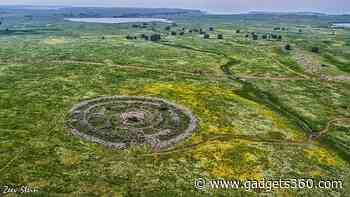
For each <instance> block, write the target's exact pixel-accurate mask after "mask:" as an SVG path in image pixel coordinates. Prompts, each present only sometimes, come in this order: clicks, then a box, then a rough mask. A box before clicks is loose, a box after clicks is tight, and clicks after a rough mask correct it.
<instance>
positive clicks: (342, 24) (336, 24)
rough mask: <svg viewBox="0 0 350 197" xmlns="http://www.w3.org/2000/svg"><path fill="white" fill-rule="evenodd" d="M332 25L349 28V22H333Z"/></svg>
mask: <svg viewBox="0 0 350 197" xmlns="http://www.w3.org/2000/svg"><path fill="white" fill-rule="evenodd" d="M333 26H334V27H345V28H350V23H335V24H333Z"/></svg>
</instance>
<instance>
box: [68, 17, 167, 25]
mask: <svg viewBox="0 0 350 197" xmlns="http://www.w3.org/2000/svg"><path fill="white" fill-rule="evenodd" d="M65 20H69V21H73V22H85V23H108V24H120V23H150V22H162V23H172V21H170V20H167V19H162V18H66V19H65Z"/></svg>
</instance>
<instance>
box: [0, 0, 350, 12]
mask: <svg viewBox="0 0 350 197" xmlns="http://www.w3.org/2000/svg"><path fill="white" fill-rule="evenodd" d="M6 4H21V5H74V6H104V7H107V6H114V7H153V8H154V7H163V8H165V7H170V8H196V9H202V10H208V11H211V12H233V13H237V12H247V11H317V12H325V13H338V14H339V13H350V0H99V1H97V0H0V5H6Z"/></svg>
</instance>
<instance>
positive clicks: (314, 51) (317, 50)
mask: <svg viewBox="0 0 350 197" xmlns="http://www.w3.org/2000/svg"><path fill="white" fill-rule="evenodd" d="M311 51H312V52H313V53H319V52H320V48H318V47H312V48H311Z"/></svg>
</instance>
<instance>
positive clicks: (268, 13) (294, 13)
mask: <svg viewBox="0 0 350 197" xmlns="http://www.w3.org/2000/svg"><path fill="white" fill-rule="evenodd" d="M248 14H251V15H299V16H327V14H324V13H320V12H264V11H252V12H248Z"/></svg>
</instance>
